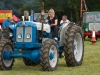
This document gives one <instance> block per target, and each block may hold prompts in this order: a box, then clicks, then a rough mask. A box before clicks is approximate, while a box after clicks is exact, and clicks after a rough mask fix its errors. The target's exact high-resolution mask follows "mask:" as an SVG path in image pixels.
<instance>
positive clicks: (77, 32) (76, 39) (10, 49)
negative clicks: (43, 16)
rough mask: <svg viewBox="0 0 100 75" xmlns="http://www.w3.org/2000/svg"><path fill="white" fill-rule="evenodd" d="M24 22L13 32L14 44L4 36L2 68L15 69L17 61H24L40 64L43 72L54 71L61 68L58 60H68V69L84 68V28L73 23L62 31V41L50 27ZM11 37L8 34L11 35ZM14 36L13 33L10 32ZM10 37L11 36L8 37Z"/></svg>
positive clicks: (0, 48) (0, 43)
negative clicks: (61, 58)
mask: <svg viewBox="0 0 100 75" xmlns="http://www.w3.org/2000/svg"><path fill="white" fill-rule="evenodd" d="M41 27H42V23H39V22H32V21H21V22H19V23H17V25H15V26H13V27H12V26H10V27H9V28H11V29H12V30H13V41H11V40H9V38H7V37H5V34H3V35H2V38H1V40H0V69H1V70H9V69H12V66H13V63H14V58H23V62H24V64H25V65H27V66H33V65H37V64H40V65H41V67H42V70H44V71H53V70H55V69H56V68H57V64H58V57H61V56H62V53H63V52H64V57H65V61H66V65H67V66H69V67H70V66H80V65H81V64H82V60H83V54H84V45H83V36H82V29H81V28H80V27H79V26H75V24H74V23H69V24H68V25H67V26H65V27H64V28H63V29H62V30H61V32H60V35H59V36H58V37H59V40H57V41H56V40H54V39H53V33H52V32H51V28H50V25H49V24H43V35H41V33H42V31H41ZM7 34H8V33H7ZM9 34H10V35H8V36H9V37H11V33H9ZM6 36H7V35H6Z"/></svg>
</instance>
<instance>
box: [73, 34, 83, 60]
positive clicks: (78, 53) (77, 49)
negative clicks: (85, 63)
mask: <svg viewBox="0 0 100 75" xmlns="http://www.w3.org/2000/svg"><path fill="white" fill-rule="evenodd" d="M82 52H83V40H82V36H81V35H80V34H79V33H77V34H76V36H75V39H74V56H75V59H76V61H78V62H79V61H80V60H81V58H82Z"/></svg>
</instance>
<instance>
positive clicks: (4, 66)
mask: <svg viewBox="0 0 100 75" xmlns="http://www.w3.org/2000/svg"><path fill="white" fill-rule="evenodd" d="M11 53H13V46H12V44H11V42H10V41H9V40H7V39H2V40H1V41H0V69H1V70H10V69H12V66H13V62H14V58H11V57H10V55H11Z"/></svg>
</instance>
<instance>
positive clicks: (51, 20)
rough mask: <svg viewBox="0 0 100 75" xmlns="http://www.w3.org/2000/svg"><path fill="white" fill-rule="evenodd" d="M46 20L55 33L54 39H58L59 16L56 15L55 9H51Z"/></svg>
mask: <svg viewBox="0 0 100 75" xmlns="http://www.w3.org/2000/svg"><path fill="white" fill-rule="evenodd" d="M46 22H47V23H48V24H49V25H50V26H51V31H52V32H53V33H54V35H53V37H54V39H55V40H58V17H57V16H56V15H55V11H54V10H53V9H50V10H49V12H48V17H47V19H46Z"/></svg>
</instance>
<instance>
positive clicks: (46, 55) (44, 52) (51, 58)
mask: <svg viewBox="0 0 100 75" xmlns="http://www.w3.org/2000/svg"><path fill="white" fill-rule="evenodd" d="M40 60H41V63H40V65H41V66H42V70H44V71H53V70H55V69H56V68H57V64H58V49H57V44H56V42H55V41H54V40H51V39H47V40H46V41H45V42H44V43H43V46H42V48H41V57H40Z"/></svg>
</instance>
